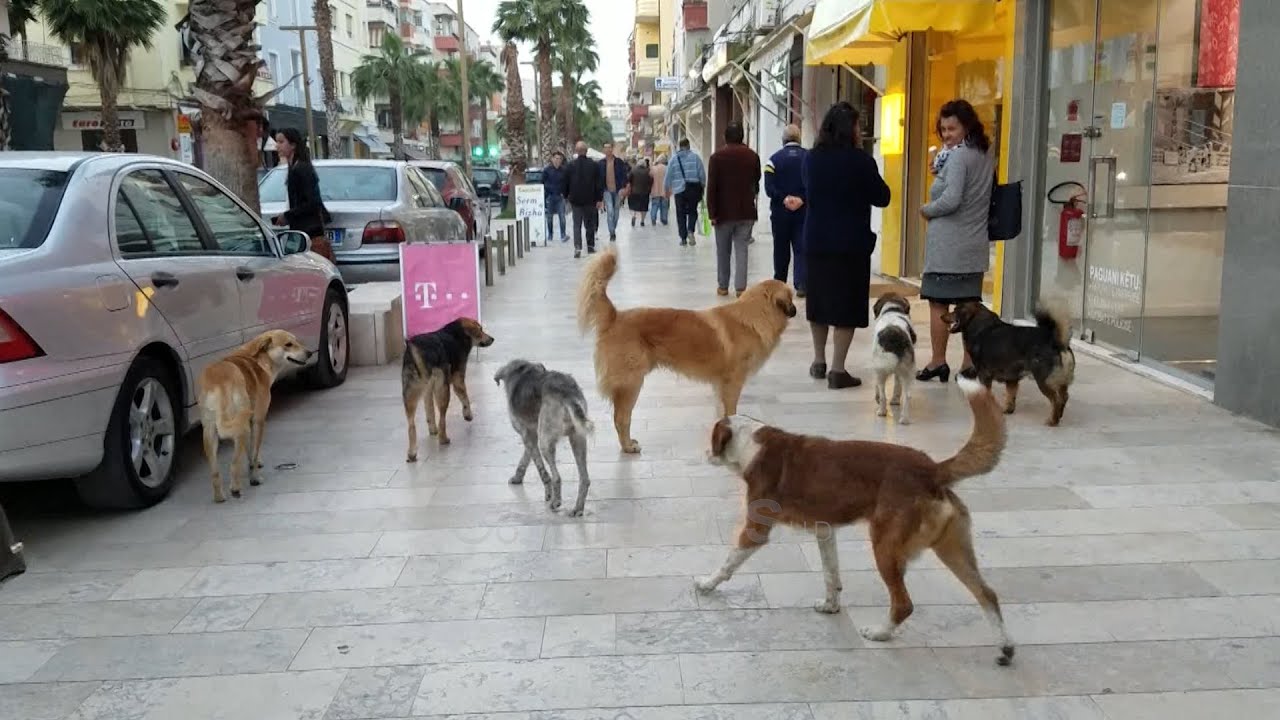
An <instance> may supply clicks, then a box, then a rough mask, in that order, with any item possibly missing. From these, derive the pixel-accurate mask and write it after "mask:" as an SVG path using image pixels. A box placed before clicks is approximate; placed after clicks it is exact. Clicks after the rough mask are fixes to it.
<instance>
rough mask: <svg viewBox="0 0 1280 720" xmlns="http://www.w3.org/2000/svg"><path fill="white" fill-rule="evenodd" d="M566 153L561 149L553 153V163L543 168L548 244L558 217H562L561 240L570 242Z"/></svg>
mask: <svg viewBox="0 0 1280 720" xmlns="http://www.w3.org/2000/svg"><path fill="white" fill-rule="evenodd" d="M565 172H566V170H565V167H564V153H562V152H560V151H559V150H557V151H555V152H553V153H551V164H550V165H548V166H546V167H545V168H543V169H542V191H543V193H545V197H546V206H547V210H546V213H547V244H548V245H550V244H551V239H552V238H553V237H555V232H554V230H555V226H556V217H557V216H559V218H560V242H562V243H564V242H569V228H568V227H567V226H566V225H565V222H564V220H565V212H564V195H565V193H564V185H565Z"/></svg>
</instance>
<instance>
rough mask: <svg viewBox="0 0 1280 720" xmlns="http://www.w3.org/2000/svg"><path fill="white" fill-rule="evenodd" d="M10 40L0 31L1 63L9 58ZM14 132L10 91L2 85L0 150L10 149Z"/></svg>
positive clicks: (0, 91)
mask: <svg viewBox="0 0 1280 720" xmlns="http://www.w3.org/2000/svg"><path fill="white" fill-rule="evenodd" d="M9 42H10V41H9V36H8V35H5V34H4V33H0V64H2V63H4V62H6V61H7V60H8V59H9ZM12 134H13V133H12V131H11V130H10V128H9V91H8V90H5V89H4V86H3V85H0V150H8V149H9V137H10V136H11V135H12Z"/></svg>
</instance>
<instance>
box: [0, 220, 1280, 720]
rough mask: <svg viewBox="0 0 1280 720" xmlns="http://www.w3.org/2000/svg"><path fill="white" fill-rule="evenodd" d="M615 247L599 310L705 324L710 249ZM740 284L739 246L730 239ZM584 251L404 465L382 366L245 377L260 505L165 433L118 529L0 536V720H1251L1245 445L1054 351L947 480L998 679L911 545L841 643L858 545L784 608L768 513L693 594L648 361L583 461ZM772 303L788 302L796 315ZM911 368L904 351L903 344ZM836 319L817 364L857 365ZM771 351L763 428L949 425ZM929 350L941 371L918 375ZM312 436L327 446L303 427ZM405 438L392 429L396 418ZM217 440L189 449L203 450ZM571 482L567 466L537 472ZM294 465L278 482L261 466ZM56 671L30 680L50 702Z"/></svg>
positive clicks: (960, 420) (734, 484)
mask: <svg viewBox="0 0 1280 720" xmlns="http://www.w3.org/2000/svg"><path fill="white" fill-rule="evenodd" d="M672 234H673V233H672V231H671V229H670V228H667V229H666V230H665V231H660V230H654V229H646V230H645V231H643V232H642V231H640V230H636V231H634V232H633V231H631V230H630V228H625V227H624V228H623V229H622V232H621V233H620V242H619V249H620V252H621V254H622V258H621V265H620V270H619V272H618V275H617V277H616V279H615V280H614V282H613V285H612V286H611V288H610V295H611V297H613V299H614V300H615V302H617V303H618V304H619V305H620V306H624V307H626V306H634V305H637V304H642V303H644V304H661V305H674V306H681V307H691V308H694V307H707V306H710V305H713V304H715V303H717V302H723V301H721V300H718V299H717V298H716V297H715V295H714V279H713V278H714V271H713V260H712V257H713V250H714V248H713V247H710V243H702V244H699V245H698V246H697V247H696V248H686V249H681V248H678V247H677V246H676V245H675V244H674V242H672V237H670V236H671V235H672ZM751 255H752V257H751V263H750V266H751V268H752V276H753V277H756V278H763V277H766V276H767V275H768V274H769V241H768V238H767V236H766V237H762V241H761V242H757V243H756V244H755V245H753V246H752V247H751ZM584 261H585V260H580V261H574V260H573V259H572V258H571V257H570V253H569V251H568V250H566V249H565V248H563V247H556V248H553V249H543V248H537V249H535V250H534V251H533V252H532V253H531V255H530V256H529V257H527V258H526V259H525V260H524V261H523V262H521V263H519V264H518V265H517V267H516V268H514V269H512V270H510V271H509V272H508V274H507V275H506V276H505V277H502V278H500V279H499V280H498V284H497V285H496V286H495V287H493V288H487V289H486V291H485V298H484V302H485V311H484V318H485V325H486V328H487V329H488V331H489V332H490V333H491V334H492V335H493V336H494V337H495V338H497V342H496V344H495V345H494V346H493V347H492V348H487V349H484V350H482V351H479V352H478V353H477V355H476V357H475V358H473V363H472V367H471V370H470V377H469V389H470V393H471V396H472V400H473V404H474V405H475V409H476V410H475V412H476V418H475V421H474V422H471V423H467V422H464V421H462V420H461V419H460V417H459V416H458V408H457V405H456V404H454V406H453V409H452V412H453V413H454V415H452V416H451V417H450V434H451V435H452V436H453V444H452V445H450V446H447V447H440V446H439V445H438V444H437V443H436V442H435V441H434V439H432V438H428V437H423V438H422V443H423V445H422V448H423V449H422V453H423V457H422V459H420V460H419V462H417V463H413V464H408V463H405V462H404V442H405V437H404V426H403V422H404V420H403V410H402V402H401V399H400V387H399V377H398V373H399V368H398V366H395V365H392V366H387V367H382V368H355V369H353V370H352V371H351V372H350V374H349V376H348V379H347V382H346V384H345V385H343V386H342V387H339V388H335V389H334V390H331V391H328V392H310V391H299V390H298V389H296V388H293V387H292V386H290V385H289V384H287V383H285V384H282V385H281V387H280V388H278V389H277V392H276V401H275V402H274V403H273V407H272V414H271V429H270V432H268V433H267V436H266V446H265V448H264V457H265V459H266V460H267V463H268V468H267V472H266V476H267V477H266V484H264V485H262V486H260V487H257V488H252V489H250V490H249V491H248V492H247V493H246V494H245V497H244V498H243V499H241V500H237V501H232V502H228V503H226V504H224V505H214V504H213V503H212V502H211V499H210V497H209V489H208V479H207V477H206V474H205V473H206V471H205V469H204V462H203V458H202V457H201V452H200V448H199V442H198V438H192V439H191V441H190V442H186V443H184V445H183V448H182V464H181V467H182V468H183V472H182V475H181V477H180V478H179V481H178V483H177V485H176V487H175V489H174V492H173V493H172V494H171V496H170V497H169V498H168V499H166V501H165V502H164V503H162V504H160V505H158V506H156V507H154V508H151V509H150V510H147V511H145V512H139V513H117V514H90V513H85V512H84V511H82V510H68V511H67V512H65V513H63V512H61V511H58V510H54V511H53V512H42V513H40V514H38V515H32V516H26V515H23V514H22V513H21V512H20V513H18V514H17V516H16V517H15V516H14V513H13V512H12V511H11V512H10V520H11V521H12V522H13V524H14V525H15V528H16V529H17V531H18V533H19V536H20V537H21V539H22V540H23V541H24V542H25V543H26V546H27V554H28V561H29V564H30V570H29V572H28V573H27V574H26V575H23V576H20V577H17V578H14V579H12V580H10V581H8V582H6V583H4V584H3V585H0V717H3V718H5V720H7V718H9V717H14V718H21V719H22V720H121V719H124V718H128V719H129V720H171V719H172V718H176V717H180V718H183V719H184V720H205V719H209V720H212V719H213V718H218V719H220V720H226V719H228V718H236V719H237V720H239V719H240V718H256V717H263V718H267V717H270V718H280V719H281V720H304V719H305V720H322V719H323V720H390V719H392V718H395V719H397V720H402V719H407V718H417V719H418V720H422V719H423V718H435V719H436V720H440V719H441V718H445V717H448V718H450V719H451V720H460V719H461V718H467V719H469V720H619V719H620V718H629V719H630V720H766V719H767V720H775V719H781V720H834V719H835V718H841V719H842V720H843V719H844V718H849V719H850V720H942V719H943V718H945V719H947V720H978V719H981V720H1013V719H1014V718H1016V719H1017V720H1023V719H1024V718H1025V719H1027V720H1147V719H1148V718H1152V719H1154V718H1160V719H1161V720H1165V719H1166V718H1168V719H1170V720H1181V719H1182V718H1188V719H1190V718H1195V720H1201V718H1204V717H1209V716H1212V715H1222V716H1224V717H1228V716H1230V717H1271V716H1275V715H1277V714H1280V710H1278V709H1277V706H1278V703H1280V621H1277V619H1276V618H1278V617H1280V579H1278V578H1280V494H1278V493H1280V490H1277V488H1278V487H1280V485H1277V484H1276V482H1275V480H1276V478H1277V476H1280V433H1278V432H1276V431H1275V430H1272V429H1268V428H1265V427H1262V426H1261V425H1259V424H1257V423H1254V422H1252V421H1249V420H1246V419H1243V418H1237V417H1233V416H1231V415H1230V414H1228V413H1225V412H1223V411H1221V410H1220V409H1218V408H1216V407H1214V406H1212V405H1211V404H1209V403H1206V402H1204V401H1202V400H1200V399H1198V398H1194V397H1191V396H1188V395H1185V394H1183V393H1181V392H1179V391H1177V390H1174V389H1172V388H1169V387H1165V386H1162V385H1159V384H1156V383H1153V382H1151V381H1148V380H1145V379H1142V378H1139V377H1137V376H1134V375H1131V374H1128V373H1127V372H1125V371H1124V370H1122V369H1120V368H1118V367H1114V366H1111V365H1108V364H1105V363H1103V362H1101V361H1099V360H1097V359H1094V358H1092V357H1087V356H1084V355H1080V356H1079V357H1078V362H1079V368H1078V371H1077V381H1076V385H1075V386H1074V387H1073V391H1072V400H1071V404H1070V405H1069V407H1068V408H1067V413H1066V417H1065V419H1064V421H1063V424H1062V426H1061V427H1058V428H1046V427H1044V426H1043V424H1042V421H1043V417H1044V415H1045V414H1046V413H1047V411H1048V405H1047V403H1046V402H1045V401H1044V399H1043V398H1041V397H1039V396H1038V394H1036V393H1030V394H1024V396H1023V398H1022V400H1021V401H1020V404H1019V410H1018V412H1017V413H1016V414H1015V415H1013V416H1011V417H1009V418H1008V426H1009V446H1008V449H1007V450H1006V452H1005V453H1004V456H1003V458H1002V461H1001V465H1000V466H999V467H997V468H996V470H995V471H993V472H992V473H990V474H989V475H987V476H985V477H981V478H973V479H970V480H966V481H965V482H964V483H961V484H960V485H959V486H957V488H956V491H957V492H958V493H959V494H960V496H961V497H962V498H964V500H965V501H966V503H967V504H968V505H969V507H970V509H971V511H972V514H973V524H974V532H975V536H976V541H975V545H976V549H977V553H978V556H979V562H980V564H981V565H982V567H983V571H984V574H985V576H986V578H987V580H988V581H989V582H990V584H991V585H992V586H993V587H994V588H995V590H996V591H997V593H999V595H1000V598H1001V601H1002V604H1003V608H1004V614H1005V617H1006V620H1007V622H1008V625H1009V629H1010V632H1011V633H1012V634H1013V636H1014V639H1015V641H1017V642H1018V643H1019V649H1018V654H1017V657H1016V659H1015V661H1014V664H1013V666H1012V667H1010V668H998V667H996V665H995V663H994V659H995V655H996V651H995V649H994V647H993V644H992V643H993V639H992V638H991V635H990V632H991V631H990V629H989V628H988V627H987V626H986V623H985V621H984V619H983V617H982V614H981V612H980V611H979V609H978V608H977V606H976V604H975V603H974V602H973V599H972V598H971V597H970V595H969V593H968V591H967V590H966V589H965V588H964V587H963V586H962V585H960V583H959V582H958V581H956V580H955V578H954V577H952V576H951V575H950V573H949V572H948V571H946V570H945V569H944V568H942V567H941V565H940V564H939V563H938V562H937V560H936V558H934V557H933V556H932V555H931V554H928V553H926V554H924V555H923V556H921V558H920V559H919V560H918V562H916V563H915V564H914V565H913V567H912V569H911V571H910V572H909V573H908V575H907V583H908V588H909V590H910V592H911V594H912V599H913V601H914V603H915V613H914V615H913V616H912V617H911V618H910V619H909V620H908V621H907V623H906V624H905V625H904V626H903V627H902V628H901V629H900V631H899V633H898V634H897V636H896V637H895V638H894V639H893V640H892V641H891V642H889V643H869V642H866V641H864V640H863V639H862V638H861V637H860V636H859V635H858V633H857V630H856V628H857V626H858V625H859V624H865V623H872V622H879V621H880V620H881V619H882V618H883V616H884V614H885V612H886V609H885V606H884V605H885V603H886V602H887V598H886V596H885V595H886V593H885V590H884V586H883V583H882V582H881V580H880V577H879V574H878V572H877V571H876V570H875V567H874V561H873V559H872V556H871V554H870V552H869V546H868V543H867V540H866V531H865V530H864V529H862V528H852V529H846V530H843V531H841V535H840V537H841V542H840V562H841V569H842V571H843V572H842V574H841V576H842V582H843V585H844V593H843V596H842V598H843V602H844V604H845V606H846V611H845V612H843V613H841V614H838V615H835V616H827V615H820V614H818V613H816V612H814V611H813V610H812V609H811V608H812V603H813V601H814V600H815V599H816V598H818V597H819V596H820V595H821V594H822V591H823V580H822V576H821V573H820V572H819V570H820V563H819V559H818V553H817V547H816V544H815V543H814V542H813V540H812V538H811V537H809V536H807V535H806V534H805V533H802V532H797V531H793V530H788V529H786V528H779V529H777V530H776V531H775V533H774V536H773V540H772V542H771V543H770V544H769V545H768V546H766V547H765V548H764V549H763V550H762V551H760V552H759V553H757V554H756V555H755V556H753V557H752V558H751V559H750V560H749V561H748V562H747V564H746V565H744V566H743V568H742V570H741V571H740V573H739V574H738V575H736V576H735V577H734V578H733V579H732V580H731V581H729V582H727V583H725V584H724V585H722V586H721V587H720V588H718V589H717V591H716V592H714V593H710V594H707V595H701V594H698V593H695V592H694V591H693V588H692V579H693V577H694V576H698V575H703V574H705V573H707V572H710V571H711V570H713V569H715V568H716V567H717V566H718V565H719V564H720V563H721V562H722V561H723V559H724V557H725V554H726V552H727V551H728V547H727V543H729V542H731V541H732V540H733V539H734V537H735V533H736V530H737V524H738V522H739V521H740V516H741V512H742V510H741V503H742V492H743V486H742V482H741V480H740V479H739V478H737V477H736V476H734V474H733V473H732V472H731V471H729V470H728V469H726V468H724V467H721V466H717V465H712V464H710V463H708V462H707V461H706V459H705V451H706V444H707V433H708V432H709V430H710V426H711V423H712V422H713V421H714V408H713V400H712V395H711V391H710V390H709V389H708V388H705V387H701V386H698V385H696V384H693V383H691V382H688V381H685V380H682V379H680V378H678V377H676V376H674V375H673V374H670V373H655V374H653V375H652V376H650V377H649V378H648V379H647V380H646V382H645V387H644V390H643V392H642V394H641V396H640V401H639V404H638V405H637V407H636V410H635V413H634V418H633V420H634V422H633V425H634V431H635V434H636V436H637V439H638V440H639V441H640V442H641V444H642V445H643V448H644V451H643V453H642V454H641V455H639V456H628V455H623V454H621V453H619V452H618V448H617V442H616V440H615V438H614V437H613V427H612V418H611V411H610V408H609V406H608V405H607V403H605V402H604V400H603V399H602V398H601V397H600V396H599V394H598V392H597V391H596V390H595V383H594V378H593V372H594V370H593V363H592V360H591V349H590V348H591V345H590V342H589V341H588V340H586V339H583V338H582V337H581V336H580V335H579V334H578V331H577V328H576V319H575V317H574V308H573V305H572V303H573V300H574V297H573V296H574V288H573V285H574V283H575V282H576V277H577V274H578V273H579V272H580V268H581V265H582V263H583V262H584ZM801 306H802V307H803V304H802V303H801ZM921 331H922V332H920V337H921V352H924V351H927V343H928V340H927V332H924V328H921ZM869 343H870V337H869V335H868V333H867V332H864V331H859V332H858V334H857V337H856V340H855V343H854V347H853V349H852V351H851V353H850V369H851V370H853V372H855V374H861V375H864V376H865V373H866V370H865V368H866V358H867V356H868V353H869ZM811 353H812V350H811V346H810V341H809V335H808V331H807V328H806V327H805V324H804V323H803V321H801V320H797V321H795V322H793V323H792V324H791V327H790V328H789V329H788V330H787V333H786V336H785V337H784V339H783V342H782V344H781V345H780V346H779V348H778V350H777V352H776V353H775V354H774V356H773V358H771V359H770V360H769V362H767V363H766V364H765V366H764V367H763V368H762V369H761V370H760V372H759V373H758V374H757V376H756V377H754V378H753V379H752V380H751V381H750V382H749V383H748V384H747V387H746V388H745V391H744V393H743V398H742V402H741V404H740V407H741V409H742V411H743V412H748V413H751V414H754V415H756V416H757V417H761V418H764V419H766V420H769V421H771V422H776V423H778V424H780V425H783V426H785V427H787V428H790V429H793V430H796V431H799V432H810V433H817V434H823V435H827V436H830V437H837V438H861V439H871V440H881V441H887V442H896V443H904V444H909V445H912V446H914V447H918V448H920V449H921V450H923V451H925V452H927V453H929V454H930V455H932V456H933V457H936V458H941V457H946V456H948V455H950V454H952V453H954V452H955V450H956V448H958V447H959V446H960V445H961V444H962V443H963V442H964V440H965V439H966V437H967V436H968V433H969V429H970V416H969V411H968V408H967V406H966V404H965V403H964V402H963V401H962V399H961V395H960V391H959V390H958V388H957V387H956V386H955V383H951V384H949V385H946V386H943V385H940V384H938V383H929V384H922V385H919V386H917V387H916V390H915V393H914V397H913V406H912V415H913V420H914V422H913V424H911V425H909V426H905V427H903V426H899V425H896V424H895V423H893V422H890V421H886V420H885V419H882V418H878V417H876V416H875V413H874V403H873V400H872V394H871V392H870V391H869V388H868V387H866V386H864V387H863V388H860V389H855V390H848V391H841V392H833V391H829V390H827V389H826V387H825V386H824V385H823V384H822V383H820V382H815V381H813V380H811V379H809V378H808V377H807V375H806V373H805V369H806V368H807V367H808V365H809V362H810V361H811V359H812V357H811ZM959 354H960V353H959V348H958V346H956V345H955V344H954V343H953V346H952V347H951V348H950V350H949V356H950V358H951V361H952V365H953V366H956V365H958V362H959ZM518 356H520V357H526V358H530V359H534V360H537V361H539V362H543V363H545V364H547V365H548V366H549V367H553V368H555V369H559V370H563V371H565V372H569V373H571V374H573V375H574V376H575V377H576V378H577V379H578V381H579V383H580V384H582V386H583V388H584V390H585V391H586V395H587V401H588V406H589V415H590V417H591V419H592V421H593V422H594V423H595V424H596V428H597V430H596V435H595V437H594V439H593V440H592V441H591V443H590V446H589V450H588V471H589V473H590V476H591V479H592V490H591V494H590V495H589V497H588V499H587V507H586V516H585V517H583V518H570V517H567V516H566V515H565V514H564V513H563V512H551V511H550V510H549V509H548V508H547V507H546V506H545V503H544V502H543V499H542V488H541V483H540V482H538V481H537V478H536V475H535V474H532V472H531V474H530V475H528V476H527V477H526V481H525V484H524V485H521V486H512V485H509V484H508V480H509V479H510V477H511V473H512V471H513V469H514V468H515V465H516V462H517V461H518V459H519V456H520V453H521V452H522V448H521V445H520V443H519V441H518V439H517V438H516V436H515V433H514V432H513V431H512V429H511V427H510V423H509V421H508V419H507V412H506V407H505V397H504V396H503V391H502V389H501V388H498V387H496V386H495V385H494V384H493V383H492V382H491V381H490V380H491V377H492V373H493V371H494V370H496V369H497V367H498V366H499V365H501V364H502V363H504V362H505V361H507V360H508V359H510V358H513V357H518ZM337 426H341V427H342V428H343V430H342V433H341V435H335V434H334V430H333V428H334V427H337ZM421 429H422V430H423V432H424V433H425V428H421ZM228 450H229V448H224V453H225V452H226V451H228ZM559 460H560V470H561V474H562V475H563V476H564V480H565V484H566V492H568V493H570V494H571V493H572V492H573V491H574V490H576V487H577V485H576V483H577V470H576V468H575V467H573V464H572V462H571V459H570V457H569V454H568V453H567V452H562V453H561V454H560V456H559ZM282 463H296V465H297V467H296V468H293V469H284V468H277V466H278V465H280V464H282ZM60 681H66V682H60Z"/></svg>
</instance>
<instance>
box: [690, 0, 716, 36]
mask: <svg viewBox="0 0 1280 720" xmlns="http://www.w3.org/2000/svg"><path fill="white" fill-rule="evenodd" d="M683 11H684V29H685V32H690V31H694V30H709V29H710V28H709V27H707V2H706V0H684V5H683Z"/></svg>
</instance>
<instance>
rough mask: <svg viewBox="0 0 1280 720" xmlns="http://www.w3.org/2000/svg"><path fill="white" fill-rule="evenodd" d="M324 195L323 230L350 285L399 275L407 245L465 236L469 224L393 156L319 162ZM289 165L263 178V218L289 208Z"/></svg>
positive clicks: (260, 185)
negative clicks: (326, 214)
mask: <svg viewBox="0 0 1280 720" xmlns="http://www.w3.org/2000/svg"><path fill="white" fill-rule="evenodd" d="M312 164H313V165H314V166H315V168H316V175H318V176H319V177H320V199H321V200H323V201H324V206H325V208H326V209H327V210H328V211H329V214H330V215H331V216H332V220H331V221H330V222H329V223H328V224H327V225H325V235H327V236H328V238H329V242H330V243H332V244H333V257H334V259H335V260H336V261H337V263H338V269H339V270H341V271H342V278H343V280H345V281H346V282H348V283H352V284H354V283H362V282H389V281H396V282H398V281H399V280H400V245H401V244H402V243H436V242H466V241H467V226H466V225H465V224H464V223H463V221H462V218H460V217H459V216H458V214H457V213H456V212H454V211H453V210H451V209H449V206H448V205H447V203H446V202H445V199H444V197H442V196H441V194H440V191H439V190H437V189H436V187H435V185H433V184H431V181H429V180H428V179H427V178H426V177H425V176H424V175H423V174H422V173H421V172H420V171H419V170H418V169H417V168H415V167H413V166H412V165H410V164H409V163H407V162H403V161H395V160H315V161H313V162H312ZM287 175H288V169H287V168H283V167H276V168H272V169H271V171H270V172H268V173H267V174H266V175H265V176H264V177H263V178H262V181H261V182H259V183H258V194H259V197H260V200H261V202H262V216H263V217H265V218H273V217H275V216H277V215H280V214H282V213H283V212H284V211H285V210H287V209H289V195H288V191H287V189H286V186H285V178H286V176H287Z"/></svg>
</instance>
